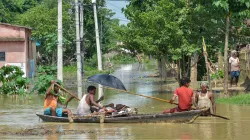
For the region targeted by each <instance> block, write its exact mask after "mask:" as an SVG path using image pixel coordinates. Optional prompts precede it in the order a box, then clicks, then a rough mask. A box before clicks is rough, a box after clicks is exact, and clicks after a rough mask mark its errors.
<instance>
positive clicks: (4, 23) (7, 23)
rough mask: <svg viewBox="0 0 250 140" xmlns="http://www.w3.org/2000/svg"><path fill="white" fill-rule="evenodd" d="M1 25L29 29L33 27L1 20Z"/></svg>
mask: <svg viewBox="0 0 250 140" xmlns="http://www.w3.org/2000/svg"><path fill="white" fill-rule="evenodd" d="M0 25H6V26H14V27H19V28H25V29H29V30H31V29H32V28H31V27H27V26H20V25H13V24H8V23H1V22H0Z"/></svg>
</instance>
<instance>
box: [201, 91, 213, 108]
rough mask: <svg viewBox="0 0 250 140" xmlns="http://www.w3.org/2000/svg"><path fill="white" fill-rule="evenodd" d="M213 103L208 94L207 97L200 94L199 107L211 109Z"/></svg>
mask: <svg viewBox="0 0 250 140" xmlns="http://www.w3.org/2000/svg"><path fill="white" fill-rule="evenodd" d="M210 104H211V101H210V99H209V97H208V92H207V93H206V95H205V96H201V93H199V100H198V107H199V108H203V107H208V108H210Z"/></svg>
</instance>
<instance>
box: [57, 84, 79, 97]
mask: <svg viewBox="0 0 250 140" xmlns="http://www.w3.org/2000/svg"><path fill="white" fill-rule="evenodd" d="M55 85H56V86H58V87H59V88H61V89H62V90H64V91H65V92H67V93H68V94H70V95H71V96H72V97H74V98H76V99H77V100H78V101H80V99H79V98H78V97H76V96H75V95H74V94H73V93H71V92H69V91H68V90H67V89H65V88H63V87H62V86H60V85H59V84H57V83H55Z"/></svg>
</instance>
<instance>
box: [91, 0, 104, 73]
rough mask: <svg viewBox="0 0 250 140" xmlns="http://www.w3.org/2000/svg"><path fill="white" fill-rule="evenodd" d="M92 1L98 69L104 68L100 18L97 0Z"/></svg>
mask: <svg viewBox="0 0 250 140" xmlns="http://www.w3.org/2000/svg"><path fill="white" fill-rule="evenodd" d="M92 3H93V9H94V19H95V36H96V49H97V60H98V70H102V55H101V47H100V37H99V29H98V20H97V12H96V0H92Z"/></svg>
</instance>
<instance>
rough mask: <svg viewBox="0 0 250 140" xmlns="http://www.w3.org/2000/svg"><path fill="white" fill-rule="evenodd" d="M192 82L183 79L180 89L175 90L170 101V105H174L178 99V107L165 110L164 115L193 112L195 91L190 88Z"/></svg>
mask: <svg viewBox="0 0 250 140" xmlns="http://www.w3.org/2000/svg"><path fill="white" fill-rule="evenodd" d="M190 82H191V80H190V79H188V78H183V79H181V81H180V87H179V88H177V89H176V90H175V92H174V95H173V97H172V99H171V100H170V103H171V104H172V103H173V102H174V100H175V99H176V97H178V101H179V103H178V106H177V107H175V108H172V109H168V110H165V111H164V112H163V114H166V113H175V112H182V111H189V110H191V106H192V101H193V90H192V89H190V88H188V87H189V84H190Z"/></svg>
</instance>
